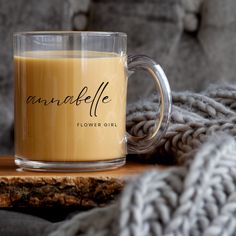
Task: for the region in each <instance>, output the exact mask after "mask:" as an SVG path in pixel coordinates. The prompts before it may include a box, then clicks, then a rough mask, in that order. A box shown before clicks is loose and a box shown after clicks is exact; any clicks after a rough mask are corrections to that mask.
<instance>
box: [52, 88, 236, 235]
mask: <svg viewBox="0 0 236 236" xmlns="http://www.w3.org/2000/svg"><path fill="white" fill-rule="evenodd" d="M157 102H158V101H157V99H156V96H152V97H151V98H150V99H149V100H148V101H145V102H140V103H138V104H135V105H133V106H132V107H130V108H129V109H128V116H127V120H128V129H129V130H130V131H131V133H132V134H135V135H142V134H146V133H148V132H151V129H152V127H153V124H154V119H155V116H156V113H157V112H158V111H157V110H156V107H157ZM173 104H174V105H173V113H172V117H171V123H170V126H169V129H168V131H167V133H166V135H165V136H164V137H163V139H162V140H161V141H160V142H159V143H158V144H155V146H154V148H153V154H154V153H155V155H152V156H151V157H152V158H155V157H156V156H159V155H158V153H161V154H165V155H163V158H164V156H167V155H172V156H173V157H174V158H175V161H177V163H179V164H181V165H178V166H176V167H170V168H168V169H164V170H151V171H148V172H147V173H144V174H143V175H141V176H139V177H138V178H137V179H136V180H134V181H133V182H130V183H129V184H128V185H127V186H126V188H125V189H124V191H123V193H122V195H121V197H120V199H119V200H118V201H117V202H116V203H114V204H112V205H110V206H108V207H105V208H101V209H94V210H91V211H88V212H84V213H80V214H78V215H75V216H74V217H73V218H71V219H69V220H67V221H66V222H64V223H62V224H61V225H59V227H58V228H57V229H56V230H54V232H52V233H51V234H50V236H75V235H83V236H89V235H91V236H92V235H96V236H115V235H119V236H148V235H150V236H154V235H155V236H158V235H160V236H188V235H189V236H190V235H191V236H200V235H201V236H202V235H204V236H230V235H232V236H233V235H236V142H235V139H234V137H233V136H235V134H236V114H235V108H236V87H232V86H225V87H220V88H215V89H213V88H212V89H210V90H208V91H206V92H205V93H203V94H193V93H174V94H173ZM207 139H208V140H207ZM206 140H207V141H206ZM202 143H204V144H203V145H201V144H202ZM200 146H201V147H200Z"/></svg>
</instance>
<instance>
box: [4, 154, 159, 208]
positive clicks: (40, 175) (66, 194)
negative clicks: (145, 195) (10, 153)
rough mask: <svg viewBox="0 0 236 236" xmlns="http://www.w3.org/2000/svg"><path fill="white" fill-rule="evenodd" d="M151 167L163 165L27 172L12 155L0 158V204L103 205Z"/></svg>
mask: <svg viewBox="0 0 236 236" xmlns="http://www.w3.org/2000/svg"><path fill="white" fill-rule="evenodd" d="M153 168H157V169H162V168H163V166H159V165H154V164H146V163H141V162H133V161H128V162H127V164H126V165H125V166H123V167H121V168H119V169H116V170H110V171H103V172H102V171H99V172H87V173H59V172H58V173H46V172H31V171H22V170H20V169H18V168H17V167H16V166H15V164H14V158H13V157H0V207H48V206H50V207H55V206H56V207H57V206H77V207H78V206H81V207H94V206H104V205H106V204H108V203H109V202H111V201H113V200H114V199H116V197H117V196H118V195H119V194H120V193H121V191H122V189H123V187H124V185H125V183H127V181H129V180H130V179H132V177H134V176H136V175H137V174H140V173H142V172H144V171H147V170H148V169H153Z"/></svg>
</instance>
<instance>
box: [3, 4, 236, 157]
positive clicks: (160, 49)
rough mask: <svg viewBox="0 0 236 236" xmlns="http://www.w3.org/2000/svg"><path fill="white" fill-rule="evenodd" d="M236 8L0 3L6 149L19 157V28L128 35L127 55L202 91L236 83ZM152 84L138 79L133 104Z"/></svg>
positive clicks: (182, 86) (175, 86)
mask: <svg viewBox="0 0 236 236" xmlns="http://www.w3.org/2000/svg"><path fill="white" fill-rule="evenodd" d="M235 12H236V1H235V0H147V1H145V0H119V1H115V0H93V1H92V0H50V1H48V0H40V1H38V0H17V1H15V0H8V1H6V0H0V154H12V153H13V146H14V145H13V133H14V132H13V119H14V115H13V110H14V108H13V64H12V52H13V49H12V35H13V33H14V32H16V31H31V30H91V31H93V30H96V31H122V32H126V33H127V34H128V54H146V55H148V56H150V57H152V58H153V59H155V60H156V61H157V62H158V63H160V64H161V65H162V66H163V68H164V70H165V72H166V74H167V77H168V79H169V81H170V85H171V88H172V90H175V91H181V90H193V91H201V90H203V89H204V88H206V87H207V86H208V85H209V84H216V83H222V82H224V83H226V82H230V83H234V81H235V73H236V65H235V64H236V14H235ZM152 86H153V84H152V83H151V81H150V80H148V79H146V78H142V79H141V78H135V76H133V77H132V78H131V79H130V80H129V94H128V97H129V101H130V102H133V101H135V100H136V99H139V96H140V94H142V95H145V96H148V94H150V93H151V92H152V89H153V88H152ZM144 88H145V89H144Z"/></svg>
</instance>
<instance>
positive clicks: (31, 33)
mask: <svg viewBox="0 0 236 236" xmlns="http://www.w3.org/2000/svg"><path fill="white" fill-rule="evenodd" d="M40 35H41V36H44V35H45V36H46V35H61V36H63V35H81V36H82V35H84V36H101V37H108V36H113V37H114V36H115V37H127V34H126V33H124V32H115V31H114V32H112V31H64V30H62V31H60V30H58V31H20V32H15V33H13V36H14V37H17V36H40Z"/></svg>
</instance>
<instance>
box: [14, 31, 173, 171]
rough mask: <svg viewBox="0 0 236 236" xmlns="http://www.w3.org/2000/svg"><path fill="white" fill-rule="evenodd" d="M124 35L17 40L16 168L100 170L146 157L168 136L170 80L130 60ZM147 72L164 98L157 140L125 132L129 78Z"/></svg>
mask: <svg viewBox="0 0 236 236" xmlns="http://www.w3.org/2000/svg"><path fill="white" fill-rule="evenodd" d="M126 48H127V35H126V34H125V33H119V32H63V31H62V32H61V31H60V32H22V33H16V34H15V35H14V68H15V163H16V164H17V165H18V166H19V167H21V168H23V169H26V170H35V171H96V170H105V169H113V168H117V167H119V166H122V165H124V164H125V156H126V154H127V149H128V152H130V153H145V152H147V151H148V150H149V149H150V148H151V147H152V146H153V143H154V142H158V141H159V140H160V138H161V137H162V135H163V134H164V132H165V131H166V128H167V125H168V120H169V117H170V113H171V92H170V87H169V84H168V81H167V78H166V76H165V74H164V72H163V70H162V69H161V67H160V66H159V65H158V64H156V63H155V62H154V61H153V60H152V59H150V58H148V57H146V56H142V55H137V56H130V57H127V55H126ZM139 69H143V70H146V71H148V72H149V73H150V75H151V77H152V78H153V80H154V82H155V84H156V89H157V91H158V92H159V94H160V108H159V114H158V117H157V119H156V125H155V127H154V128H153V133H152V134H148V135H146V136H143V137H134V136H131V135H130V134H128V133H126V130H125V126H126V94H127V79H128V71H133V72H134V71H136V70H139Z"/></svg>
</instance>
